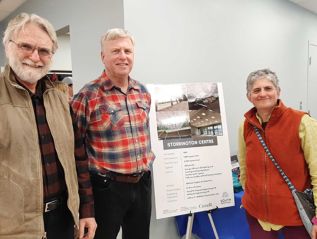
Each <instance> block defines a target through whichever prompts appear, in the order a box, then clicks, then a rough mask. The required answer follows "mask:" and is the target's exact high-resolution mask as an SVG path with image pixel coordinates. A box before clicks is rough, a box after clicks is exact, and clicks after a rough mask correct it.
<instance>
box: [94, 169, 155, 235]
mask: <svg viewBox="0 0 317 239" xmlns="http://www.w3.org/2000/svg"><path fill="white" fill-rule="evenodd" d="M91 182H92V185H93V192H94V199H95V219H96V221H97V224H98V227H97V230H96V235H95V237H94V238H95V239H116V238H117V235H118V233H119V230H120V226H121V227H122V238H123V239H133V238H137V239H149V231H150V219H151V187H152V185H151V173H150V172H147V173H145V174H144V175H143V177H142V178H141V179H140V181H139V182H138V183H123V182H116V181H113V180H111V179H107V180H106V182H104V178H103V177H100V176H98V175H92V176H91Z"/></svg>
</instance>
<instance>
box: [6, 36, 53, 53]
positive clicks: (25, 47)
mask: <svg viewBox="0 0 317 239" xmlns="http://www.w3.org/2000/svg"><path fill="white" fill-rule="evenodd" d="M10 42H12V43H14V44H15V45H16V46H17V47H18V48H19V49H20V50H21V51H22V52H23V53H25V54H28V55H31V54H32V53H33V52H34V51H35V50H37V53H38V54H39V56H40V57H50V56H52V55H53V54H54V52H52V51H51V50H50V49H47V48H43V47H36V46H33V45H31V44H29V43H25V42H21V43H17V42H15V41H13V40H10Z"/></svg>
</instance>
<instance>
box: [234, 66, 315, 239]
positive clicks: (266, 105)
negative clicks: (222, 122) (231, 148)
mask: <svg viewBox="0 0 317 239" xmlns="http://www.w3.org/2000/svg"><path fill="white" fill-rule="evenodd" d="M279 96H280V87H279V83H278V79H277V76H276V74H275V73H274V72H272V71H270V70H269V69H263V70H257V71H254V72H252V73H250V74H249V76H248V78H247V98H248V100H249V101H250V102H251V103H252V104H253V105H254V107H253V108H252V109H251V110H250V111H248V112H247V113H245V115H244V116H245V120H244V121H243V124H241V127H240V131H239V161H240V170H241V175H240V180H241V184H242V186H243V188H244V190H245V193H244V196H243V198H242V204H243V206H244V208H245V209H246V216H247V221H248V223H249V227H250V234H251V238H252V239H277V238H278V235H279V234H283V236H284V238H285V239H306V238H307V239H308V238H313V239H316V233H317V225H314V226H313V229H312V232H311V236H310V235H309V234H308V233H307V232H306V230H305V227H304V226H303V224H302V222H301V219H300V217H299V214H298V211H297V208H296V206H295V202H294V199H293V197H292V195H291V192H290V190H289V188H288V186H287V184H286V183H285V181H284V180H283V179H282V177H281V176H280V174H279V172H278V171H277V169H276V167H275V166H274V165H273V163H272V161H271V160H270V158H269V157H268V156H267V154H266V153H265V151H264V149H263V147H262V145H261V143H260V142H259V139H258V138H257V136H256V134H255V131H254V128H253V126H256V127H257V128H258V129H259V130H260V133H261V135H262V137H263V139H264V140H265V142H266V144H267V146H268V148H269V150H270V151H271V153H272V155H273V156H274V157H275V159H276V161H277V162H278V163H279V164H280V166H281V168H282V170H283V171H284V172H285V174H286V175H287V176H288V177H289V179H290V181H291V182H292V183H293V184H294V185H295V187H296V188H297V189H298V190H299V191H303V190H304V189H306V188H308V187H312V188H313V192H314V195H315V202H317V197H316V195H317V186H316V185H317V121H316V120H315V119H313V118H311V117H310V116H309V115H308V114H305V113H304V112H300V111H297V110H294V109H291V108H288V107H286V106H285V105H284V104H283V102H282V101H281V100H280V99H279ZM314 222H316V224H317V219H316V221H315V220H314Z"/></svg>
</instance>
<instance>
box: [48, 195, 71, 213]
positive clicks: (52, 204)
mask: <svg viewBox="0 0 317 239" xmlns="http://www.w3.org/2000/svg"><path fill="white" fill-rule="evenodd" d="M66 200H67V198H66V197H65V196H63V197H59V198H55V199H53V200H51V201H48V202H46V203H44V212H50V211H53V210H55V209H57V208H59V207H60V206H62V205H63V204H65V202H66Z"/></svg>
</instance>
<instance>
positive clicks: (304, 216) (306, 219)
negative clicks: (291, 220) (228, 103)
mask: <svg viewBox="0 0 317 239" xmlns="http://www.w3.org/2000/svg"><path fill="white" fill-rule="evenodd" d="M253 128H254V131H255V134H256V136H257V137H258V138H259V141H260V143H261V145H262V146H263V148H264V150H265V152H266V154H267V156H268V157H269V158H270V159H271V161H272V163H273V164H274V166H275V167H276V168H277V170H278V171H279V173H280V175H281V176H282V178H283V179H284V181H285V182H286V184H287V186H288V188H289V190H290V191H291V193H292V195H293V198H294V200H295V204H296V207H297V210H298V213H299V216H300V218H301V220H302V222H303V224H304V226H305V228H306V230H307V232H308V234H309V235H310V233H311V231H312V222H311V220H312V218H313V217H314V216H315V209H316V207H315V204H314V196H313V191H312V190H311V189H310V188H308V189H306V190H305V191H304V192H300V191H297V190H296V188H295V187H294V185H293V184H292V182H291V181H290V180H289V178H288V177H287V176H286V174H285V173H284V171H283V170H282V168H281V167H280V165H279V164H278V163H277V161H276V160H275V158H274V157H273V155H272V154H271V152H270V150H269V148H268V147H267V145H266V143H265V141H264V139H263V138H262V136H261V134H260V132H259V129H258V128H257V127H255V126H253Z"/></svg>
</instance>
